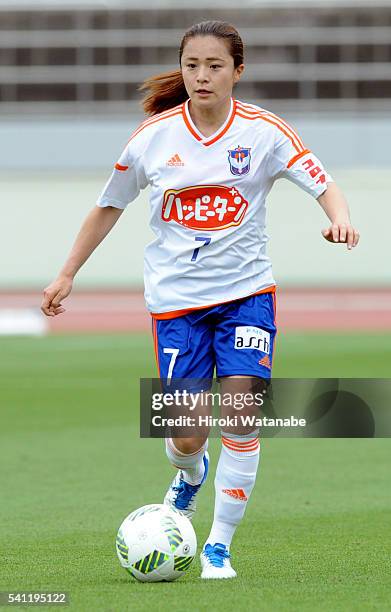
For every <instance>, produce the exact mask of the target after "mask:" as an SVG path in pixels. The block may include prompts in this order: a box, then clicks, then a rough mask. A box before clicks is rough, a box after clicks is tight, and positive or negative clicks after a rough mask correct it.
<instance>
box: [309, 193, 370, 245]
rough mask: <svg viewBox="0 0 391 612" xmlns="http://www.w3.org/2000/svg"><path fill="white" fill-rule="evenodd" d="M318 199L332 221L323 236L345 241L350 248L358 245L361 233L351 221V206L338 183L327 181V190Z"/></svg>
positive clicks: (329, 239)
mask: <svg viewBox="0 0 391 612" xmlns="http://www.w3.org/2000/svg"><path fill="white" fill-rule="evenodd" d="M317 201H318V202H319V204H320V205H321V207H322V208H323V210H324V212H325V213H326V215H327V216H328V218H329V219H330V221H331V225H330V226H329V227H328V228H326V229H323V230H322V235H323V238H325V239H326V240H328V241H329V242H344V243H346V244H347V248H348V249H349V250H350V249H352V248H353V247H355V246H357V244H358V241H359V239H360V234H359V232H358V231H357V230H356V229H355V228H354V227H353V225H352V223H351V221H350V214H349V207H348V204H347V202H346V200H345V197H344V195H343V193H342V191H341V190H340V188H339V187H338V185H336V184H335V183H334V182H330V183H327V189H326V191H324V192H323V193H322V195H320V196H319V197H318V198H317Z"/></svg>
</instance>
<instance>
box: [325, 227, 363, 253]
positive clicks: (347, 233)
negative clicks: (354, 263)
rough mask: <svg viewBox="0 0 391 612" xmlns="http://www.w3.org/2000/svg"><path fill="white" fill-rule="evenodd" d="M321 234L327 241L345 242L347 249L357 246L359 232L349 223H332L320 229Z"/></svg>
mask: <svg viewBox="0 0 391 612" xmlns="http://www.w3.org/2000/svg"><path fill="white" fill-rule="evenodd" d="M322 236H323V238H325V239H326V240H328V242H334V243H336V242H343V243H346V244H347V247H348V249H349V250H350V249H352V248H353V247H355V246H357V244H358V241H359V240H360V234H359V232H358V231H357V230H356V229H355V228H354V227H353V226H352V225H351V224H350V223H333V224H332V225H330V227H328V228H327V229H323V230H322Z"/></svg>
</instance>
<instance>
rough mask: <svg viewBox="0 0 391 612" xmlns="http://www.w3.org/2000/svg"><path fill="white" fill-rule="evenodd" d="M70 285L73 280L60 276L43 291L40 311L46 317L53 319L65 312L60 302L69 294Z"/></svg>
mask: <svg viewBox="0 0 391 612" xmlns="http://www.w3.org/2000/svg"><path fill="white" fill-rule="evenodd" d="M72 285H73V280H72V279H71V278H67V277H62V276H61V277H58V278H56V280H55V281H53V282H52V283H51V284H50V285H48V287H46V288H45V289H44V290H43V300H42V304H41V310H42V312H43V313H44V314H45V315H46V316H48V317H55V316H56V315H59V314H61V313H62V312H65V308H63V306H62V304H61V300H63V299H64V298H66V297H67V296H68V295H69V294H70V292H71V291H72Z"/></svg>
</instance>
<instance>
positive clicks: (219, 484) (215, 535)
mask: <svg viewBox="0 0 391 612" xmlns="http://www.w3.org/2000/svg"><path fill="white" fill-rule="evenodd" d="M258 433H259V430H255V431H253V432H251V433H250V434H248V435H246V436H238V435H234V434H229V433H224V432H221V435H222V446H221V453H220V458H219V462H218V464H217V469H216V477H215V493H216V497H215V509H214V518H213V524H212V529H211V531H210V534H209V537H208V539H207V541H206V543H207V544H212V545H214V544H216V542H220V543H221V544H225V545H226V546H227V547H228V548H229V546H230V544H231V541H232V538H233V535H234V533H235V530H236V528H237V526H238V525H239V523H240V521H241V520H242V518H243V515H244V513H245V510H246V506H247V502H248V499H249V497H250V495H251V491H252V490H253V488H254V484H255V479H256V475H257V469H258V464H259V439H258Z"/></svg>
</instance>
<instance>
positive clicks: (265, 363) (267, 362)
mask: <svg viewBox="0 0 391 612" xmlns="http://www.w3.org/2000/svg"><path fill="white" fill-rule="evenodd" d="M258 363H259V365H263V366H265V368H268V369H269V370H271V368H272V366H271V363H270V359H269V355H265V356H264V357H262V359H260V360H259V361H258Z"/></svg>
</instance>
